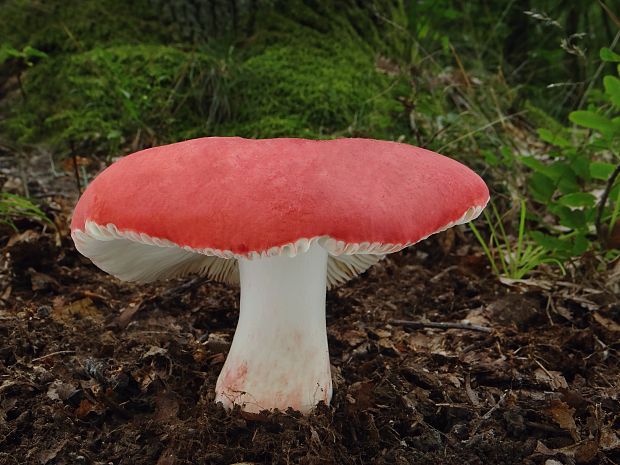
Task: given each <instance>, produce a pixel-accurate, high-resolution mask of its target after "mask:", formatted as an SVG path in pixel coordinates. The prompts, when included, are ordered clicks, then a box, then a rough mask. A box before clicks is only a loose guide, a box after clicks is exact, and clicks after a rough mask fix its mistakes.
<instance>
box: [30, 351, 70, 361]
mask: <svg viewBox="0 0 620 465" xmlns="http://www.w3.org/2000/svg"><path fill="white" fill-rule="evenodd" d="M74 353H75V350H59V351H58V352H52V353H51V354H47V355H43V356H42V357H37V358H33V359H32V360H31V361H32V362H39V361H41V360H45V359H46V358H50V357H55V356H56V355H68V354H74Z"/></svg>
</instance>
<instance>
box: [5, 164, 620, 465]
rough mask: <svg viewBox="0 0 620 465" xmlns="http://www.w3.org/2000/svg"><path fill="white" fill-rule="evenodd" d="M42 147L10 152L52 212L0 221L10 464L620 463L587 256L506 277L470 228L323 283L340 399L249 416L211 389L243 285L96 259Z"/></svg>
mask: <svg viewBox="0 0 620 465" xmlns="http://www.w3.org/2000/svg"><path fill="white" fill-rule="evenodd" d="M45 160H46V159H45V156H44V155H41V156H40V157H39V159H38V162H37V160H36V159H35V166H30V167H28V168H27V174H28V176H26V177H25V176H24V173H23V172H22V173H21V175H20V173H19V172H18V171H17V170H16V168H15V166H16V163H15V160H14V159H12V158H11V157H9V156H8V154H6V153H4V154H2V153H0V169H1V170H2V171H1V174H0V176H3V179H1V181H2V184H5V186H6V185H7V183H8V185H9V186H14V188H15V189H17V188H19V185H20V179H21V180H23V179H24V178H26V182H27V183H28V187H29V190H30V192H31V194H32V195H34V196H36V197H38V198H39V199H41V201H42V202H43V205H44V209H45V210H46V212H47V213H48V214H49V215H50V216H51V217H52V218H54V220H55V223H56V224H57V225H58V228H57V230H56V229H54V228H51V227H50V226H44V225H42V224H39V223H36V222H28V221H20V222H18V224H17V226H18V227H19V232H15V231H12V230H11V229H10V228H4V229H2V230H1V231H0V249H1V251H2V256H1V257H0V464H41V465H45V464H48V465H52V464H114V465H121V464H136V465H138V464H149V465H173V464H213V465H220V464H222V465H228V464H234V463H239V462H250V463H260V464H271V463H273V464H337V465H346V464H398V465H405V464H414V463H415V464H444V463H445V464H457V463H458V464H547V465H557V464H574V463H576V464H595V463H601V464H613V463H616V464H617V463H620V435H619V434H618V430H619V429H620V363H619V358H618V355H619V349H620V337H619V336H620V303H619V300H618V295H617V294H615V293H614V289H615V288H614V285H612V284H610V282H609V279H608V276H607V275H606V274H601V273H600V272H598V271H596V270H597V266H596V263H594V258H592V260H591V262H592V263H588V260H587V259H586V260H584V262H583V263H582V264H581V265H580V266H579V268H578V269H577V271H576V272H575V274H574V276H572V277H564V278H553V277H552V275H551V274H541V275H537V276H535V277H533V278H531V279H529V280H527V281H525V282H520V283H512V284H511V285H506V284H502V283H500V282H499V281H498V280H497V278H496V277H495V276H493V275H492V274H491V273H490V271H489V268H488V264H487V262H486V259H485V258H484V256H483V255H482V254H481V252H480V250H479V249H478V248H477V247H476V246H475V244H474V241H473V239H472V237H471V234H470V233H469V232H468V231H467V230H466V229H465V228H463V229H460V230H456V231H453V232H447V233H443V234H442V235H439V236H436V237H433V238H431V239H429V240H427V241H426V242H425V243H423V244H420V245H419V246H417V247H415V248H412V249H409V250H407V251H404V252H401V253H398V254H394V255H393V256H390V257H389V258H388V259H386V260H384V261H383V262H381V263H380V264H378V265H376V266H375V267H373V268H372V269H371V270H369V272H367V273H365V274H364V275H362V276H360V277H358V278H357V279H354V280H352V281H350V282H349V283H348V284H346V285H345V286H342V287H340V288H338V289H336V290H333V291H329V292H328V295H327V315H328V316H327V322H328V327H327V330H328V338H329V347H330V354H331V363H332V376H333V382H334V398H333V401H332V404H331V405H330V406H329V407H326V406H324V405H321V406H319V408H318V409H317V412H316V413H315V414H313V415H311V416H307V417H303V416H301V415H299V414H298V413H296V412H293V411H288V412H283V413H272V414H264V415H260V416H248V415H245V414H243V413H242V412H239V411H233V412H227V411H225V410H224V409H223V408H222V407H220V406H218V405H215V404H214V403H213V398H214V387H215V381H216V379H217V376H218V374H219V371H220V369H221V367H222V365H223V362H224V360H225V358H226V354H227V351H228V347H229V344H230V341H231V340H232V337H233V333H234V328H235V324H236V321H237V316H238V290H237V289H234V288H230V287H227V286H225V285H223V284H219V283H215V282H209V281H207V280H205V279H203V278H199V277H190V278H189V279H183V280H173V281H168V282H161V283H158V284H156V285H134V284H127V283H122V282H119V281H118V280H116V279H114V278H112V277H110V276H108V275H106V274H105V273H103V272H101V271H99V270H98V269H97V268H96V267H94V266H93V265H92V264H90V263H89V262H88V260H86V259H84V258H82V257H81V256H80V255H79V254H78V253H77V252H76V251H75V249H74V248H73V245H72V242H71V240H70V238H69V236H68V227H67V220H68V216H69V215H70V212H71V208H72V206H73V204H74V202H75V199H76V197H77V192H76V191H77V189H76V187H75V179H74V178H73V177H72V176H71V175H69V174H67V173H64V174H63V172H62V169H60V173H59V174H58V175H57V176H56V177H52V176H50V175H49V171H50V169H49V166H48V165H47V163H46V161H45ZM36 163H38V165H37V164H36ZM90 169H93V168H92V167H91V168H90ZM45 173H47V174H45ZM11 183H12V184H11ZM15 186H16V187H15ZM21 187H22V188H23V186H21ZM615 285H617V284H615ZM394 320H406V321H412V322H416V323H418V324H417V325H411V324H407V323H403V322H399V321H394ZM429 322H439V323H442V322H443V323H446V322H448V323H458V324H464V323H467V322H469V323H472V324H475V325H479V326H481V327H482V328H478V329H479V330H473V329H472V328H465V329H458V328H457V329H446V328H432V327H429V325H428V323H429Z"/></svg>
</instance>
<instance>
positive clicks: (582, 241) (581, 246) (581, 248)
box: [572, 234, 591, 256]
mask: <svg viewBox="0 0 620 465" xmlns="http://www.w3.org/2000/svg"><path fill="white" fill-rule="evenodd" d="M590 244H591V243H590V241H589V240H588V239H587V238H586V236H585V234H578V235H577V236H575V238H574V241H573V250H572V254H573V256H578V255H582V254H584V253H585V252H586V251H587V250H588V249H589V248H590Z"/></svg>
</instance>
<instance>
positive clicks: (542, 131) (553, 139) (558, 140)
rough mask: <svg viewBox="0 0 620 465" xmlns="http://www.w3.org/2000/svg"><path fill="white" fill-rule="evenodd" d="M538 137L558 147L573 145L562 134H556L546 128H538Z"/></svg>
mask: <svg viewBox="0 0 620 465" xmlns="http://www.w3.org/2000/svg"><path fill="white" fill-rule="evenodd" d="M538 136H539V137H540V138H541V139H542V140H544V141H545V142H548V143H550V144H553V145H557V146H558V147H569V146H570V145H571V143H570V142H569V141H568V140H566V139H564V138H563V137H562V136H561V135H560V134H554V133H552V132H551V131H550V130H549V129H546V128H538Z"/></svg>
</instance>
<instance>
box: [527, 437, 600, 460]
mask: <svg viewBox="0 0 620 465" xmlns="http://www.w3.org/2000/svg"><path fill="white" fill-rule="evenodd" d="M598 451H599V447H598V444H597V443H596V441H595V440H593V439H587V440H585V441H581V442H579V443H577V444H573V445H570V446H567V447H561V448H559V449H550V448H548V447H547V446H545V445H544V444H543V443H542V442H540V441H538V443H537V444H536V449H535V450H534V454H533V455H542V456H546V457H554V456H556V455H560V454H562V455H565V456H567V457H571V458H573V459H575V462H576V463H578V464H587V463H591V462H592V461H593V460H594V458H596V455H597V454H598Z"/></svg>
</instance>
